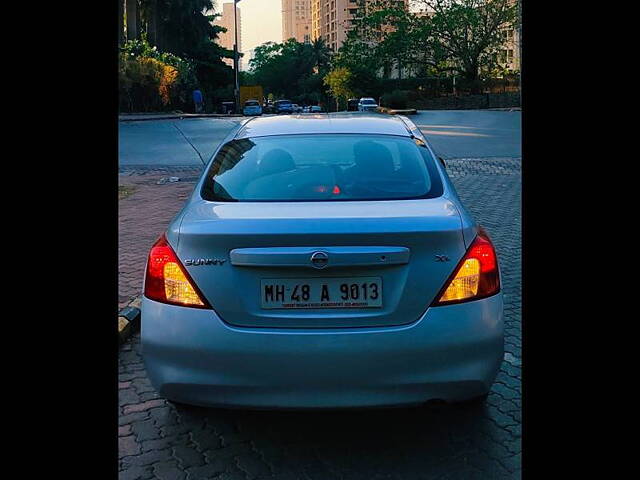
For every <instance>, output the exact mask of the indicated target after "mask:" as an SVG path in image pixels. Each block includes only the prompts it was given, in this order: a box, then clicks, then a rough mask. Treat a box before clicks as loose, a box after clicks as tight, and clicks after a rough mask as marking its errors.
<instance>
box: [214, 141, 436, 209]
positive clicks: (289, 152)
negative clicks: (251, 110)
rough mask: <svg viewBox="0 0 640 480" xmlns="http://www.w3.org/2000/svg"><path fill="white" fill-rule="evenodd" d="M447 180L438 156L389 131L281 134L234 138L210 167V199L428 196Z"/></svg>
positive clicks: (363, 198)
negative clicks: (442, 179) (435, 160)
mask: <svg viewBox="0 0 640 480" xmlns="http://www.w3.org/2000/svg"><path fill="white" fill-rule="evenodd" d="M441 191H442V185H441V182H440V178H439V174H438V173H437V170H436V168H435V167H434V164H433V158H431V156H430V155H429V153H428V150H427V149H426V148H424V147H418V146H417V145H416V144H415V142H413V141H412V140H410V139H408V138H403V137H396V136H390V135H366V136H365V135H344V134H343V135H333V136H330V135H313V136H310V135H280V136H273V137H258V138H254V139H243V140H233V141H231V142H229V143H227V144H226V145H225V146H223V147H222V149H221V150H220V152H219V153H218V154H217V155H216V158H215V160H214V162H213V163H212V165H211V168H210V170H209V172H208V173H207V179H206V181H205V184H204V185H203V188H202V195H203V197H204V198H205V199H207V200H212V201H281V202H287V201H336V200H343V201H345V200H392V199H405V198H431V197H432V196H439V195H441Z"/></svg>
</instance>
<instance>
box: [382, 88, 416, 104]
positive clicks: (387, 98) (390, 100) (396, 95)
mask: <svg viewBox="0 0 640 480" xmlns="http://www.w3.org/2000/svg"><path fill="white" fill-rule="evenodd" d="M381 102H382V105H383V106H384V107H389V108H407V105H408V103H409V94H408V92H407V91H406V90H394V91H393V92H391V93H385V94H384V95H383V96H382V99H381Z"/></svg>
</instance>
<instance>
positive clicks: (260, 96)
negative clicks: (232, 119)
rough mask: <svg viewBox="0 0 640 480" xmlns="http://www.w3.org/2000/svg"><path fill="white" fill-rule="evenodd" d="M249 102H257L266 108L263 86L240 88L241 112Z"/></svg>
mask: <svg viewBox="0 0 640 480" xmlns="http://www.w3.org/2000/svg"><path fill="white" fill-rule="evenodd" d="M247 100H257V101H258V103H259V104H260V106H261V107H264V105H263V104H264V93H263V91H262V86H261V85H253V86H250V87H248V86H242V87H240V110H241V111H242V108H243V107H244V102H246V101H247Z"/></svg>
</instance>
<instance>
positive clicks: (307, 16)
mask: <svg viewBox="0 0 640 480" xmlns="http://www.w3.org/2000/svg"><path fill="white" fill-rule="evenodd" d="M290 38H295V39H296V40H297V41H298V42H309V41H311V0H282V41H283V42H286V41H287V40H289V39H290Z"/></svg>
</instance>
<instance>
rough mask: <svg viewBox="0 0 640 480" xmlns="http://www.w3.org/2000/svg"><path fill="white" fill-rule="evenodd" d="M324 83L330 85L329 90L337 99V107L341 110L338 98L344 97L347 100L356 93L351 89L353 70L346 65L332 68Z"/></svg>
mask: <svg viewBox="0 0 640 480" xmlns="http://www.w3.org/2000/svg"><path fill="white" fill-rule="evenodd" d="M324 84H325V85H326V86H328V87H329V92H330V93H331V95H333V96H334V97H335V99H336V109H337V110H339V109H340V108H339V106H338V100H339V99H340V98H344V99H345V101H346V100H348V99H349V98H350V97H352V96H353V95H354V93H353V90H352V89H351V71H350V70H349V69H348V68H346V67H338V68H335V69H333V70H331V71H330V72H329V73H328V74H327V76H326V77H324Z"/></svg>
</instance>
